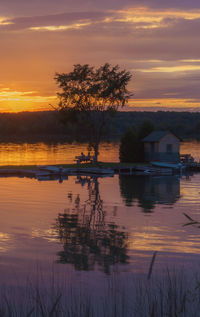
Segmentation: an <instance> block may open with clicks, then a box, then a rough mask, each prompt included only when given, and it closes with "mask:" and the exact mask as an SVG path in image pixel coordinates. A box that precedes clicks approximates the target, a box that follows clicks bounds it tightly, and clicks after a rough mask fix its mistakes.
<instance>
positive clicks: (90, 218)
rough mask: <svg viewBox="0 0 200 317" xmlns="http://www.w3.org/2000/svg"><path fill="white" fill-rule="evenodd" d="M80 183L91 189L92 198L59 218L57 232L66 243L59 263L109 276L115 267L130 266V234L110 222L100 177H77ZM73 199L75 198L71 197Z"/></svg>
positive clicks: (78, 200) (75, 202) (75, 200)
mask: <svg viewBox="0 0 200 317" xmlns="http://www.w3.org/2000/svg"><path fill="white" fill-rule="evenodd" d="M77 182H78V183H80V184H81V185H82V186H85V185H86V186H87V188H88V193H89V198H88V200H87V201H86V202H84V204H83V205H82V204H81V201H80V197H79V196H77V197H76V198H75V199H74V201H73V204H74V209H72V210H65V212H64V213H62V214H59V215H58V218H57V219H56V229H57V231H58V234H59V239H60V241H61V242H62V243H63V250H62V251H60V252H59V253H58V256H59V260H58V262H59V263H71V264H73V265H74V267H75V269H77V270H86V271H88V270H94V269H95V268H97V266H98V268H101V269H103V271H104V272H105V273H107V274H109V273H110V269H111V266H113V265H115V264H117V263H120V264H126V263H128V255H127V239H128V234H127V233H126V232H124V231H120V230H119V227H118V226H117V225H116V224H115V223H107V222H106V217H105V211H104V208H103V200H102V199H101V196H100V193H99V182H98V178H97V177H77ZM69 199H70V200H72V196H71V195H70V197H69Z"/></svg>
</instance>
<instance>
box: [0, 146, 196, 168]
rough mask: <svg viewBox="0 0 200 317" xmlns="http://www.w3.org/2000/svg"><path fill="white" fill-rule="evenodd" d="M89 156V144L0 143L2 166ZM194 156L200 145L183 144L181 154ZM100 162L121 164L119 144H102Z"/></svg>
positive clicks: (38, 163)
mask: <svg viewBox="0 0 200 317" xmlns="http://www.w3.org/2000/svg"><path fill="white" fill-rule="evenodd" d="M81 152H84V153H85V154H87V152H88V150H87V144H83V143H82V144H80V143H72V144H69V143H61V144H51V145H49V144H45V143H0V165H40V164H67V163H74V162H75V161H74V159H75V156H77V155H80V153H81ZM188 153H190V154H192V155H193V156H194V157H195V159H196V160H198V161H199V160H200V143H199V142H197V141H192V142H183V143H182V144H181V154H188ZM99 160H100V161H104V162H119V143H102V144H101V146H100V155H99Z"/></svg>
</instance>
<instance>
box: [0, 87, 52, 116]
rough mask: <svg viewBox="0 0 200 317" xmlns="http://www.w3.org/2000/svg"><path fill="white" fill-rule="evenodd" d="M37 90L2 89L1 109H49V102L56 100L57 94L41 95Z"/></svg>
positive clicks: (4, 110) (9, 110) (13, 110)
mask: <svg viewBox="0 0 200 317" xmlns="http://www.w3.org/2000/svg"><path fill="white" fill-rule="evenodd" d="M37 93H38V92H37V91H16V90H10V89H9V88H2V89H1V90H0V111H1V112H20V111H26V110H27V111H36V110H49V109H50V106H49V104H50V103H52V102H56V96H41V95H39V94H37Z"/></svg>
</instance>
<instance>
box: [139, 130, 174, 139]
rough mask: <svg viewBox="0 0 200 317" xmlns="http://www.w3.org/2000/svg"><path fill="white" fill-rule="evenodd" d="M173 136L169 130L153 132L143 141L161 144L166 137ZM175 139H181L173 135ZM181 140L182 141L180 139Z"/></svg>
mask: <svg viewBox="0 0 200 317" xmlns="http://www.w3.org/2000/svg"><path fill="white" fill-rule="evenodd" d="M169 133H170V134H173V133H172V132H171V131H169V130H165V131H153V132H151V133H150V134H149V135H147V136H146V137H145V138H144V139H143V140H142V141H143V142H159V141H160V140H161V139H162V138H163V137H164V136H165V135H167V134H169ZM173 135H174V137H175V138H177V139H179V138H178V137H177V136H176V135H175V134H173ZM179 140H180V139H179Z"/></svg>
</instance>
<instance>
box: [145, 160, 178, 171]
mask: <svg viewBox="0 0 200 317" xmlns="http://www.w3.org/2000/svg"><path fill="white" fill-rule="evenodd" d="M151 165H153V166H156V167H164V168H172V169H179V170H181V169H183V167H184V166H183V164H181V163H170V162H151Z"/></svg>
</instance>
